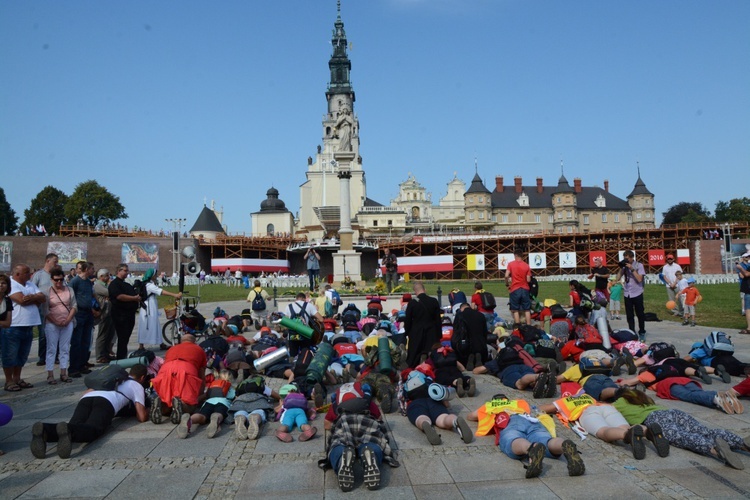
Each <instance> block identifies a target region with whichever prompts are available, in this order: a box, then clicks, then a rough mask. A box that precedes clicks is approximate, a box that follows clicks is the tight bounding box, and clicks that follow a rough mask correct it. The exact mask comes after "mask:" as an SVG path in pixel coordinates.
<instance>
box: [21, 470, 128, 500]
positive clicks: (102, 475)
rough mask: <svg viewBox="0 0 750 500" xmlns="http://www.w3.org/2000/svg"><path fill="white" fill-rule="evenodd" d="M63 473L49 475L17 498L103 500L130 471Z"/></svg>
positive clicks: (23, 499)
mask: <svg viewBox="0 0 750 500" xmlns="http://www.w3.org/2000/svg"><path fill="white" fill-rule="evenodd" d="M92 472H93V471H90V470H76V471H63V472H55V473H53V474H50V475H49V476H47V477H46V478H44V479H43V480H42V481H40V482H39V483H37V484H36V485H34V487H32V488H31V489H29V490H27V491H26V492H25V493H24V494H22V495H21V496H20V497H18V498H19V499H21V500H27V499H31V498H104V497H106V496H107V495H109V494H110V492H111V491H112V490H113V489H115V488H116V487H117V485H118V484H120V483H121V482H122V480H123V479H125V477H127V475H128V474H130V471H129V470H127V469H119V470H98V471H96V473H92Z"/></svg>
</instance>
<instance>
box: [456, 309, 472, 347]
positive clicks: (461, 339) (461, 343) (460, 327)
mask: <svg viewBox="0 0 750 500" xmlns="http://www.w3.org/2000/svg"><path fill="white" fill-rule="evenodd" d="M451 347H452V348H453V350H454V351H456V354H458V355H459V356H468V355H469V352H470V349H471V341H470V340H469V327H468V326H467V325H466V320H465V319H464V318H463V316H462V315H461V314H458V315H456V319H455V320H454V321H453V335H452V336H451Z"/></svg>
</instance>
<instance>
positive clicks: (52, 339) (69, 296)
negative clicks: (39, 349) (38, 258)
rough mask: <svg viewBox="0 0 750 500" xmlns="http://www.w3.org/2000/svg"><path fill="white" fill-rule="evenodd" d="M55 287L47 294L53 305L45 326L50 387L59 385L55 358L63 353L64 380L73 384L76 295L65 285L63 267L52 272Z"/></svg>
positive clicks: (62, 368) (61, 370) (60, 356)
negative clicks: (71, 368) (72, 366)
mask: <svg viewBox="0 0 750 500" xmlns="http://www.w3.org/2000/svg"><path fill="white" fill-rule="evenodd" d="M50 278H51V279H52V286H51V287H50V289H49V292H48V293H47V297H48V301H49V312H48V313H47V321H46V322H45V324H44V334H45V336H46V337H47V355H46V359H45V361H46V365H47V383H48V384H50V385H55V384H57V381H55V373H54V369H55V354H56V353H57V352H58V349H59V353H60V354H59V359H60V380H61V381H62V382H72V381H73V379H71V378H70V377H68V367H69V366H70V338H71V336H72V335H73V326H74V323H75V317H76V309H77V306H76V297H75V293H73V291H72V290H71V289H70V288H68V286H67V285H65V273H64V272H63V270H62V269H61V268H59V267H56V268H54V269H52V271H50Z"/></svg>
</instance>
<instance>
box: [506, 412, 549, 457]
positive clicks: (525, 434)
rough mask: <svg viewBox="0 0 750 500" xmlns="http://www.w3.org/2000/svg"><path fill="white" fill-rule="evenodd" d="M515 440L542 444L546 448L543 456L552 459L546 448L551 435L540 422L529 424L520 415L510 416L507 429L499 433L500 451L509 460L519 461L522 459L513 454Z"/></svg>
mask: <svg viewBox="0 0 750 500" xmlns="http://www.w3.org/2000/svg"><path fill="white" fill-rule="evenodd" d="M516 439H525V440H526V441H528V442H530V443H542V444H543V445H544V447H545V448H546V452H545V456H547V457H548V458H554V455H553V454H552V453H550V451H549V448H547V443H548V442H549V440H550V439H552V435H551V434H550V433H549V431H548V430H547V429H546V428H545V427H544V426H543V425H542V424H541V422H530V421H529V420H527V419H526V418H524V417H522V416H521V415H511V416H510V422H508V427H506V428H505V429H503V430H502V431H500V445H499V446H500V451H502V452H503V453H505V454H506V455H508V456H509V457H510V458H513V459H516V460H520V459H521V458H522V457H520V456H519V455H516V454H515V453H513V448H512V444H513V441H515V440H516Z"/></svg>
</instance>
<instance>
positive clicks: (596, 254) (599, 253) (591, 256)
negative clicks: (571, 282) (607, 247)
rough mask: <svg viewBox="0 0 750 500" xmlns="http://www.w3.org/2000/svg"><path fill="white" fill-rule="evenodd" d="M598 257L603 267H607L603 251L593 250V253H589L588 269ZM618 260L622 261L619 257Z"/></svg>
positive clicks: (605, 253) (605, 254)
mask: <svg viewBox="0 0 750 500" xmlns="http://www.w3.org/2000/svg"><path fill="white" fill-rule="evenodd" d="M597 257H599V258H600V259H602V265H603V266H604V267H607V252H605V251H604V250H595V251H593V252H589V267H594V259H595V258H597ZM620 260H622V257H620Z"/></svg>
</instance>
